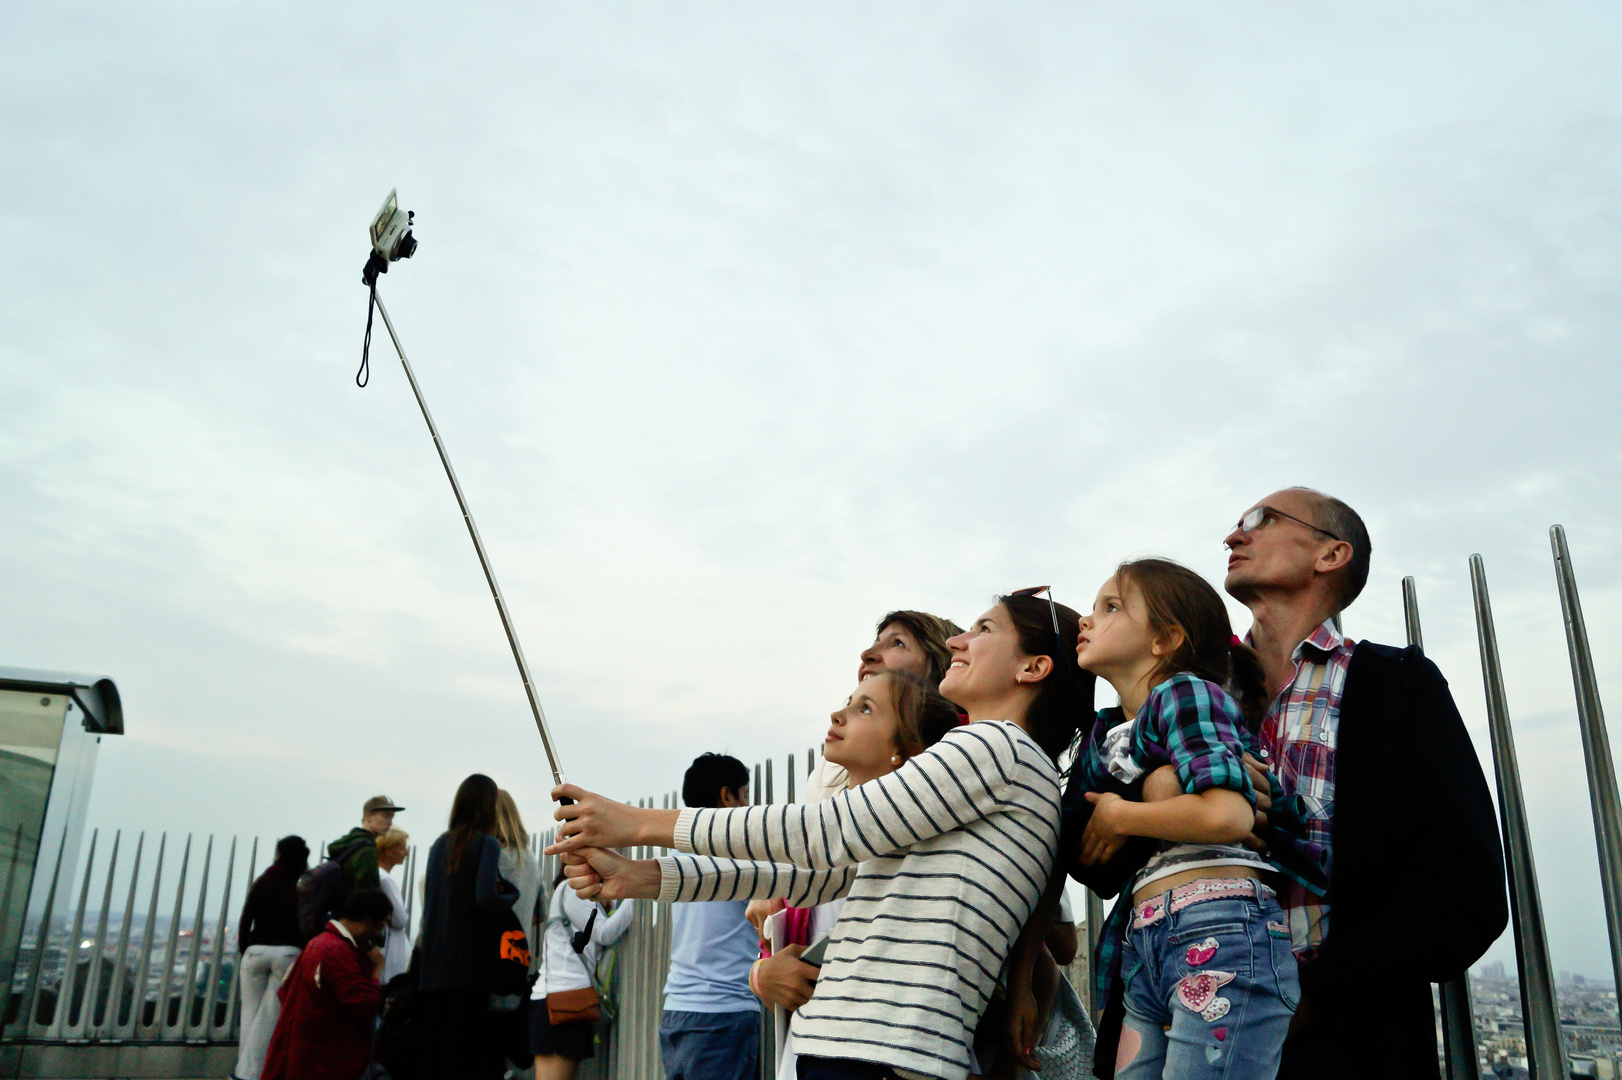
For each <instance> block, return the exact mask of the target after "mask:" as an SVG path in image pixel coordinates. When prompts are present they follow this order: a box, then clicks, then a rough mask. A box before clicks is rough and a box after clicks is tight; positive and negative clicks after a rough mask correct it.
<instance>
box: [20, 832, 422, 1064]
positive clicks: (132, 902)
mask: <svg viewBox="0 0 1622 1080" xmlns="http://www.w3.org/2000/svg"><path fill="white" fill-rule="evenodd" d="M215 839H216V838H215V837H213V836H210V837H208V838H207V839H206V840H205V841H204V843H203V845H202V846H203V851H202V860H201V862H202V866H201V869H200V870H198V871H196V872H195V873H194V870H193V863H194V859H193V854H194V852H193V848H194V844H193V840H194V838H193V837H192V836H190V835H188V836H187V837H186V839H185V841H184V845H183V846H182V848H181V853H180V858H179V867H178V869H175V868H174V867H173V865H172V864H170V865H169V866H166V865H165V864H166V861H167V860H168V856H169V853H170V849H169V837H168V834H167V833H163V834H159V836H158V838H157V844H156V847H157V851H156V853H149V845H148V844H147V842H146V834H145V833H144V832H143V833H139V834H137V835H136V837H135V843H134V851H133V852H131V853H129V854H128V855H125V852H126V851H127V850H128V849H127V848H126V846H125V841H124V834H123V831H122V830H119V831H116V832H114V833H113V837H112V842H111V844H110V845H109V847H108V850H107V858H106V864H105V865H102V864H101V862H100V854H99V849H100V848H101V843H102V838H101V830H99V829H98V830H94V831H92V832H91V834H90V844H89V848H88V850H87V852H86V854H85V859H84V865H83V867H82V868H79V872H78V875H77V877H76V878H75V879H73V880H77V881H78V882H79V883H80V884H79V893H78V903H77V904H75V905H74V906H73V908H72V910H71V911H68V912H61V913H59V912H57V911H56V910H55V904H54V900H55V897H56V894H57V890H56V887H55V886H56V883H57V882H58V881H60V880H61V878H62V876H63V874H64V873H66V874H72V873H73V871H74V869H75V868H74V867H71V866H64V865H63V862H64V859H63V854H64V853H63V851H61V850H59V851H58V852H57V855H56V860H55V862H54V865H53V866H52V867H51V881H52V887H51V889H50V891H49V892H47V893H46V894H45V896H46V899H45V906H44V909H43V911H42V912H41V913H40V917H39V919H38V920H37V922H35V923H33V925H32V926H30V927H27V928H25V929H27V930H29V931H31V933H25V934H24V935H23V943H22V946H21V950H20V955H19V957H18V964H17V976H16V981H15V982H14V983H13V985H12V986H10V987H6V988H4V989H5V991H6V994H5V1001H4V1008H3V1012H0V1043H20V1042H27V1043H72V1044H78V1043H122V1044H141V1043H184V1044H188V1045H202V1046H208V1045H222V1044H223V1045H228V1044H231V1043H234V1042H236V1039H237V1033H238V1023H239V1019H240V1018H239V1010H238V1003H237V978H236V973H237V960H238V949H237V939H236V934H235V928H236V918H237V914H238V912H239V911H240V908H241V904H242V900H243V898H244V897H245V896H246V895H247V886H248V884H251V883H252V881H253V879H254V875H255V873H256V872H257V870H258V869H259V867H258V860H259V840H258V839H257V838H255V839H253V841H252V844H251V847H250V849H249V855H248V858H247V866H246V873H245V874H244V875H243V876H242V878H241V879H240V881H241V883H242V884H241V885H240V887H239V885H238V881H239V879H238V877H237V868H238V858H237V852H238V839H237V838H236V837H234V836H233V837H231V838H230V843H229V846H228V847H227V846H226V845H225V843H224V841H223V840H222V841H221V845H220V846H221V848H222V849H224V851H225V854H224V858H223V859H222V860H220V862H219V864H218V866H217V865H216V859H215ZM121 857H124V858H128V860H129V863H130V865H129V869H128V871H127V875H128V882H127V884H126V885H125V886H124V890H123V894H124V899H123V904H122V907H119V906H117V905H116V900H117V895H116V893H115V885H116V884H118V882H119V878H120V877H121V876H122V875H121V868H120V859H121ZM415 870H416V849H415V848H413V849H411V854H410V856H409V858H408V859H407V862H406V871H405V879H406V888H405V890H404V893H405V896H406V906H407V909H408V911H409V909H410V908H411V906H412V900H411V896H412V893H413V892H414V891H415V890H413V889H412V888H411V882H412V880H413V878H414V876H415ZM166 871H167V872H171V873H173V874H174V879H173V884H172V888H173V890H174V900H173V904H172V905H169V906H168V916H167V918H165V917H164V914H163V912H164V908H165V905H164V903H163V901H164V899H165V897H166V895H167V891H168V890H167V888H166V886H168V885H169V882H168V881H167V880H166ZM7 876H8V877H10V876H12V873H11V872H8V875H7ZM216 879H221V880H216ZM98 880H99V883H100V886H101V887H100V888H99V889H97V888H95V887H94V886H95V885H96V884H97V883H98ZM143 886H144V888H143ZM188 886H191V887H192V888H194V889H195V895H194V897H192V904H191V917H190V919H189V920H188V919H187V918H186V917H185V915H186V900H187V898H188ZM142 893H145V894H146V896H147V901H146V904H145V907H144V909H138V907H137V899H138V898H139V897H140V895H141V894H142ZM216 895H217V896H218V898H219V899H218V904H217V906H215V905H213V904H211V903H210V900H211V898H212V897H214V896H216ZM93 896H96V897H99V904H98V905H96V906H92V904H91V898H92V897H93ZM211 914H212V915H213V918H210V915H211ZM70 916H71V918H70ZM87 918H88V919H91V920H93V927H94V928H93V930H90V931H89V932H88V933H87Z"/></svg>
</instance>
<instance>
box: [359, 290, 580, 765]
mask: <svg viewBox="0 0 1622 1080" xmlns="http://www.w3.org/2000/svg"><path fill="white" fill-rule="evenodd" d="M377 310H378V313H379V314H380V315H382V316H383V325H384V326H385V327H387V328H388V331H389V340H390V341H392V342H394V351H395V352H397V353H399V354H400V366H401V367H403V368H405V373H406V381H407V382H409V383H410V384H411V392H412V393H413V394H415V395H416V397H417V407H418V408H420V409H421V410H422V418H423V420H425V421H426V422H427V424H428V434H430V435H432V436H433V437H434V449H435V450H437V451H439V463H440V464H441V465H443V466H445V477H446V479H448V480H449V481H450V482H451V491H453V492H455V493H456V505H457V506H458V507H460V508H461V510H462V520H463V521H464V522H466V523H467V534H468V535H469V536H471V537H472V538H473V549H474V550H475V551H477V552H478V553H479V566H480V567H482V568H483V570H484V580H485V581H487V582H489V583H490V595H491V596H492V597H494V598H495V601H496V614H498V615H500V616H501V628H502V629H503V630H505V631H506V633H507V644H508V645H510V646H512V651H513V660H514V661H515V662H516V663H517V664H518V677H519V678H521V679H523V680H524V696H525V697H526V698H528V699H529V711H530V712H531V713H533V714H534V715H535V727H536V729H537V730H538V731H540V733H541V745H542V746H543V747H545V749H546V762H547V764H548V765H549V766H551V768H552V782H553V783H554V784H561V783H563V769H562V767H561V766H560V765H559V764H558V754H557V749H556V747H555V746H554V745H553V743H552V731H551V729H550V728H548V727H547V725H546V713H544V712H543V711H542V710H541V700H540V698H538V697H536V696H535V683H534V681H533V680H532V679H531V678H530V677H529V663H528V662H527V661H526V660H525V659H524V647H523V646H522V645H520V644H518V632H517V631H516V630H514V629H513V623H512V618H511V617H510V616H509V615H508V614H507V601H505V600H503V599H502V598H501V587H500V586H499V585H497V584H496V572H495V571H494V570H492V569H491V568H490V557H489V556H488V555H486V554H485V553H484V541H483V540H481V539H480V538H479V527H478V526H477V525H475V524H474V523H473V512H472V511H471V510H469V509H468V508H467V498H466V497H465V496H464V495H463V494H462V485H461V484H459V483H458V482H457V480H456V470H455V469H453V468H452V467H451V459H450V455H449V454H447V453H446V452H445V443H444V441H443V440H442V439H440V437H439V428H437V427H435V426H434V417H433V414H431V413H430V412H429V411H428V402H427V401H425V400H423V396H422V388H421V387H419V386H418V385H417V376H416V374H415V373H414V372H413V371H412V370H411V361H409V360H407V359H406V354H405V349H404V348H402V347H401V345H400V337H399V335H398V334H396V333H395V332H394V323H393V322H392V321H391V320H390V319H389V309H388V308H386V307H384V306H383V298H382V297H381V296H379V297H377Z"/></svg>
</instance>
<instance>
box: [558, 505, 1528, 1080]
mask: <svg viewBox="0 0 1622 1080" xmlns="http://www.w3.org/2000/svg"><path fill="white" fill-rule="evenodd" d="M1223 542H1224V543H1225V545H1226V546H1227V549H1228V553H1229V554H1228V566H1227V574H1226V577H1225V578H1224V580H1223V581H1222V583H1221V589H1222V590H1223V591H1225V592H1226V593H1227V595H1228V596H1229V597H1231V598H1232V599H1233V600H1235V601H1237V602H1238V603H1239V604H1240V605H1243V606H1244V607H1245V608H1247V609H1248V610H1249V613H1250V625H1249V626H1248V628H1245V629H1243V630H1241V631H1239V632H1236V628H1235V627H1234V626H1233V625H1231V622H1230V618H1229V615H1228V609H1227V606H1226V605H1225V602H1224V600H1223V597H1222V595H1221V593H1220V592H1219V591H1218V588H1217V587H1216V586H1215V585H1213V584H1212V583H1211V582H1208V581H1206V580H1205V579H1204V578H1203V577H1201V576H1200V575H1199V574H1198V573H1196V572H1194V571H1193V570H1190V569H1188V568H1187V567H1184V566H1181V565H1179V564H1177V563H1175V562H1172V561H1169V560H1165V559H1159V558H1139V559H1131V560H1128V561H1124V562H1120V563H1118V564H1117V565H1113V566H1101V567H1097V568H1095V569H1094V570H1092V571H1090V572H1089V571H1087V570H1086V568H1065V569H1067V570H1075V569H1080V570H1081V573H1080V574H1079V575H1078V576H1079V578H1080V579H1081V581H1082V582H1083V583H1084V584H1085V586H1086V588H1087V589H1088V590H1096V593H1095V595H1093V596H1092V598H1091V599H1090V600H1087V601H1085V602H1077V603H1075V606H1074V607H1072V606H1069V605H1067V604H1065V603H1062V602H1060V601H1059V600H1058V599H1055V597H1054V595H1053V591H1052V590H1051V589H1049V588H1047V587H1037V588H1024V589H1016V590H1013V591H1009V592H1006V593H1003V594H1000V595H996V597H995V602H994V603H992V604H991V606H990V608H989V609H988V610H986V611H985V612H983V613H982V614H980V615H979V616H977V617H976V618H975V619H974V620H973V621H972V622H970V623H968V624H967V627H966V629H962V630H959V628H958V626H957V625H956V624H953V623H951V622H949V621H948V620H945V619H942V618H939V617H936V616H930V615H926V614H924V613H922V612H894V613H891V614H890V615H888V616H886V618H885V620H884V621H882V622H881V623H880V625H879V627H878V631H879V635H878V638H877V639H876V640H875V642H874V645H873V646H872V648H870V649H869V650H867V651H865V652H864V653H863V657H862V664H861V667H860V669H859V673H858V680H859V681H858V682H857V684H856V686H855V687H854V688H853V689H852V690H851V692H850V694H849V696H848V698H847V699H846V700H845V701H844V702H842V703H838V707H837V708H836V709H835V710H834V711H833V712H832V715H831V718H830V724H829V728H828V733H827V737H826V741H825V743H824V755H823V757H824V760H823V762H822V763H821V764H820V766H819V767H818V769H817V771H816V772H815V773H814V775H813V776H812V778H811V779H812V781H813V783H812V784H811V790H810V791H809V792H808V793H807V797H806V798H805V800H804V801H801V802H793V803H786V804H784V803H778V804H771V805H749V804H747V803H745V802H743V801H742V800H739V799H729V800H726V801H721V800H717V799H709V800H707V801H706V802H705V804H703V805H694V802H693V801H692V800H691V799H688V800H687V805H686V806H685V807H684V808H682V809H679V810H678V809H671V810H661V809H648V808H639V807H633V806H629V805H625V804H623V803H618V802H615V801H612V800H610V799H606V798H604V797H603V796H601V795H598V794H595V793H593V792H592V791H590V790H586V789H585V788H582V787H577V786H574V785H561V786H559V787H557V788H556V789H555V790H554V791H553V796H554V798H559V799H569V800H573V801H572V802H570V803H567V804H564V805H562V806H560V808H559V809H558V811H557V817H558V819H559V821H560V825H559V828H558V832H557V837H556V840H555V842H554V843H553V845H552V846H551V847H550V848H548V849H547V852H548V853H549V854H556V855H559V856H561V858H562V862H563V864H564V871H565V877H564V881H565V883H566V885H567V886H568V888H569V889H572V890H573V892H574V894H575V895H576V896H577V897H578V898H579V899H580V900H583V901H594V902H597V903H602V902H608V901H617V900H628V899H633V898H636V899H648V900H659V901H665V902H675V903H676V904H677V905H679V906H680V905H686V904H689V903H701V902H709V903H713V902H718V901H724V902H732V903H738V902H745V901H747V902H751V903H750V906H749V913H750V917H751V919H752V921H755V922H756V925H757V926H761V925H764V922H763V920H764V919H765V918H766V917H770V916H774V915H775V913H777V912H781V911H785V910H786V911H787V912H788V913H790V914H791V915H792V914H795V913H797V912H800V913H804V912H809V915H804V916H803V917H802V923H803V922H804V920H805V919H809V925H810V926H812V927H813V928H816V929H818V930H820V931H821V932H819V933H816V934H815V935H814V936H815V941H814V943H813V944H811V945H810V947H808V948H806V949H803V950H802V949H800V948H798V947H795V948H794V949H793V950H792V951H791V952H790V953H789V954H787V955H784V954H782V953H781V952H779V953H776V954H774V955H772V956H768V957H766V958H763V959H760V960H759V961H757V962H756V963H755V965H754V966H753V967H752V968H750V969H749V971H748V976H747V984H748V985H749V986H750V987H751V988H752V989H754V990H755V992H756V994H757V995H758V996H759V997H760V998H761V999H762V1000H765V1001H767V1002H768V1003H772V1004H777V1005H780V1006H783V1007H784V1008H786V1009H787V1010H789V1011H790V1012H791V1014H792V1017H791V1020H790V1021H789V1024H788V1032H789V1033H790V1039H789V1046H788V1048H787V1049H788V1053H787V1054H785V1059H786V1063H785V1065H784V1070H783V1072H780V1073H779V1075H789V1076H797V1077H799V1078H801V1080H885V1078H901V1080H918V1078H928V1080H964V1078H966V1077H971V1076H973V1077H981V1076H983V1077H1017V1076H1028V1075H1032V1074H1033V1073H1034V1074H1035V1075H1039V1076H1040V1075H1068V1074H1067V1073H1065V1072H1064V1070H1065V1069H1066V1068H1074V1061H1075V1055H1074V1054H1072V1055H1071V1057H1070V1058H1069V1059H1067V1060H1065V1061H1060V1060H1058V1059H1057V1058H1056V1057H1055V1055H1054V1052H1053V1050H1052V1047H1054V1046H1056V1045H1058V1044H1059V1042H1060V1041H1062V1040H1061V1039H1060V1029H1061V1028H1064V1029H1065V1030H1066V1031H1068V1033H1069V1037H1070V1045H1072V1046H1077V1045H1079V1046H1080V1047H1081V1048H1082V1053H1083V1054H1084V1055H1085V1056H1086V1057H1088V1058H1090V1062H1091V1067H1092V1070H1093V1072H1094V1074H1095V1075H1097V1076H1100V1077H1110V1076H1115V1077H1119V1078H1121V1080H1160V1078H1165V1080H1173V1078H1176V1080H1185V1078H1186V1080H1196V1078H1198V1080H1205V1078H1209V1080H1219V1078H1221V1080H1271V1078H1273V1077H1282V1078H1291V1080H1304V1078H1313V1080H1317V1078H1339V1077H1371V1076H1380V1077H1435V1076H1437V1069H1438V1066H1437V1051H1436V1033H1435V1031H1436V1027H1435V1020H1434V1013H1433V1005H1432V989H1431V984H1432V983H1436V982H1442V981H1445V980H1447V979H1450V978H1453V977H1454V976H1457V975H1458V974H1460V973H1461V972H1463V971H1465V970H1466V969H1467V968H1468V967H1469V965H1470V964H1471V963H1472V962H1474V961H1475V960H1476V959H1477V958H1478V957H1479V956H1480V955H1481V954H1482V953H1483V952H1484V951H1485V950H1486V949H1487V947H1488V946H1489V945H1491V944H1492V942H1493V941H1494V940H1495V939H1496V938H1497V937H1498V936H1499V934H1500V933H1501V932H1502V931H1503V929H1504V927H1505V925H1506V922H1507V919H1508V907H1507V903H1506V896H1505V884H1504V863H1503V856H1502V849H1501V847H1500V844H1499V837H1498V830H1497V819H1496V814H1495V810H1494V807H1493V803H1492V800H1491V797H1490V796H1489V793H1488V789H1487V785H1486V781H1485V778H1484V776H1483V774H1482V770H1481V767H1480V765H1479V763H1478V762H1477V759H1476V754H1475V751H1474V749H1473V747H1472V745H1471V742H1470V738H1469V736H1468V735H1467V733H1466V731H1465V728H1464V724H1463V722H1462V720H1461V719H1460V716H1459V713H1458V710H1457V708H1456V706H1455V704H1454V702H1453V698H1452V696H1451V693H1450V692H1449V689H1448V685H1447V682H1446V680H1445V679H1444V678H1443V676H1442V674H1441V672H1440V671H1439V670H1438V669H1437V667H1436V666H1435V665H1434V664H1433V663H1432V662H1431V661H1430V660H1428V659H1426V658H1425V656H1424V655H1423V654H1422V653H1421V652H1420V650H1419V649H1418V648H1417V647H1408V648H1398V647H1393V646H1387V645H1380V644H1376V643H1373V642H1370V641H1354V640H1353V639H1352V638H1351V637H1349V636H1347V634H1346V633H1345V632H1344V631H1343V629H1342V622H1341V613H1342V612H1343V611H1344V610H1345V609H1346V608H1348V607H1349V606H1350V605H1351V604H1352V603H1353V602H1354V601H1356V599H1357V597H1358V595H1359V593H1360V592H1361V591H1362V589H1363V586H1364V584H1365V583H1366V581H1367V580H1368V575H1369V566H1370V555H1371V550H1372V545H1371V542H1370V539H1369V535H1368V532H1367V530H1366V528H1365V527H1364V524H1363V521H1362V519H1361V518H1360V517H1359V516H1358V515H1357V514H1356V513H1355V512H1354V511H1353V510H1352V509H1351V507H1349V506H1347V505H1346V504H1345V503H1343V502H1341V501H1339V500H1337V499H1334V498H1332V497H1330V496H1327V495H1324V494H1322V493H1319V492H1317V491H1313V490H1310V489H1307V488H1290V489H1285V490H1282V491H1278V492H1275V493H1273V494H1271V495H1269V496H1267V497H1266V498H1265V499H1263V500H1261V501H1259V502H1257V503H1255V504H1254V505H1252V506H1250V507H1248V508H1244V509H1243V512H1242V513H1241V514H1240V515H1239V516H1238V519H1237V523H1236V524H1235V526H1234V527H1233V529H1232V531H1231V532H1229V533H1228V534H1227V536H1226V537H1225V538H1223ZM1088 577H1091V581H1087V580H1086V579H1087V578H1088ZM1078 587H1079V586H1078ZM988 591H990V590H988ZM1084 595H1085V594H1084ZM1076 599H1077V600H1078V601H1079V600H1080V598H1079V597H1078V598H1076ZM1078 609H1079V610H1078ZM1100 684H1104V685H1100ZM1095 692H1096V695H1097V696H1098V697H1099V698H1100V699H1101V701H1107V700H1108V699H1109V698H1110V696H1111V692H1113V698H1114V701H1115V703H1113V704H1109V705H1108V706H1107V707H1102V708H1095V701H1094V698H1095ZM828 704H830V705H832V704H835V703H832V702H830V703H828ZM745 783H747V777H745ZM634 846H653V847H662V848H666V849H669V854H666V855H664V856H662V857H660V858H657V859H648V860H633V859H629V858H626V857H625V856H623V855H621V854H619V853H617V851H616V849H623V848H630V847H634ZM1081 886H1085V887H1086V888H1087V889H1090V890H1091V891H1092V892H1093V893H1095V894H1097V895H1098V896H1100V897H1103V898H1106V900H1112V901H1113V906H1112V907H1111V908H1110V909H1109V912H1108V915H1107V917H1106V918H1105V920H1104V921H1103V923H1102V924H1101V925H1100V926H1099V927H1097V928H1095V929H1096V942H1097V944H1096V948H1095V949H1094V952H1093V955H1092V956H1090V957H1089V958H1088V966H1087V971H1088V977H1089V978H1090V979H1091V984H1092V991H1093V992H1092V995H1091V997H1092V1000H1093V1002H1094V1003H1095V1005H1096V1009H1097V1011H1096V1012H1089V1011H1088V1010H1086V1009H1084V1008H1079V1007H1074V1006H1072V1005H1071V1004H1070V1003H1072V1002H1074V997H1075V996H1074V992H1073V990H1071V988H1070V986H1069V985H1068V984H1067V983H1064V982H1063V980H1062V977H1061V973H1060V968H1061V967H1063V966H1065V965H1067V964H1068V963H1069V961H1070V954H1071V953H1073V952H1074V949H1075V938H1074V922H1075V920H1074V919H1073V918H1072V917H1070V915H1069V907H1070V901H1069V900H1068V899H1067V896H1066V893H1067V891H1069V892H1071V893H1073V894H1074V896H1075V897H1077V898H1079V897H1081V896H1082V895H1083V894H1082V892H1081V890H1080V887H1081ZM776 917H778V918H782V916H776ZM1056 929H1057V930H1058V931H1059V933H1057V934H1056V933H1055V930H1056ZM1067 935H1068V936H1067ZM761 936H762V937H763V938H764V937H765V936H766V934H765V933H764V932H762V935H761ZM813 960H814V961H815V963H811V962H809V961H813ZM1376 1033H1377V1037H1376ZM751 1052H752V1051H751ZM751 1060H753V1059H752V1058H751Z"/></svg>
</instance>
